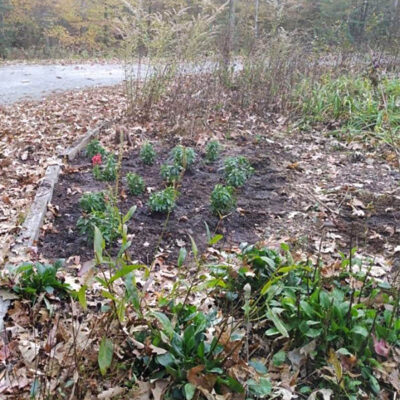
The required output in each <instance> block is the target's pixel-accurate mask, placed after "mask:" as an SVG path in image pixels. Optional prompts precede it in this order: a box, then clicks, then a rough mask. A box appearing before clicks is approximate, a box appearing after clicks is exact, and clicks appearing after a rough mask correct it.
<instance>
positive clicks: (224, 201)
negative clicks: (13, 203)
mask: <svg viewBox="0 0 400 400" xmlns="http://www.w3.org/2000/svg"><path fill="white" fill-rule="evenodd" d="M235 206H236V199H235V196H234V189H233V187H231V186H223V185H216V186H215V188H214V190H213V191H212V193H211V210H212V212H213V213H214V214H216V215H219V216H223V215H227V214H229V213H230V212H231V211H232V210H233V209H234V208H235Z"/></svg>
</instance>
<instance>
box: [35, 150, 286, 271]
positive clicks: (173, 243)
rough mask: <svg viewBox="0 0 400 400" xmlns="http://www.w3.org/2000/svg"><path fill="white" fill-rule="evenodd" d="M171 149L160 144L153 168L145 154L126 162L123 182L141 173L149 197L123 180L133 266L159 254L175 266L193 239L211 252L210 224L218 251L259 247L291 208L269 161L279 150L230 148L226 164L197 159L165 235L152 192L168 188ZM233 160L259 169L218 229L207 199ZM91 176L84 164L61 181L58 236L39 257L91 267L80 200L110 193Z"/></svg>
mask: <svg viewBox="0 0 400 400" xmlns="http://www.w3.org/2000/svg"><path fill="white" fill-rule="evenodd" d="M172 147H173V146H171V144H169V145H168V144H167V145H161V144H158V145H157V146H156V148H157V154H158V158H157V162H156V163H155V164H154V165H153V166H150V167H149V166H145V165H143V163H142V162H141V161H140V159H139V150H134V151H132V152H131V153H130V154H128V155H127V157H125V158H124V160H123V163H122V176H125V175H126V173H127V172H136V173H138V174H139V175H141V176H142V177H143V179H144V180H145V184H146V186H147V189H148V190H147V193H145V194H143V195H141V196H138V197H135V196H131V195H129V194H128V190H127V188H126V184H125V181H124V180H123V187H124V192H125V193H126V199H125V200H123V201H121V202H120V204H119V207H120V209H121V210H122V211H123V212H126V211H127V210H128V209H129V208H130V207H131V206H132V205H136V206H137V211H136V212H135V214H134V216H133V218H132V220H131V221H130V222H129V223H128V231H129V234H130V235H131V238H132V247H131V249H130V252H131V254H132V257H133V258H134V259H137V260H138V261H140V262H144V263H149V262H151V261H152V260H153V258H154V256H155V255H156V254H157V253H160V252H161V253H163V256H164V257H168V260H169V262H170V263H175V262H176V259H177V256H178V253H179V248H180V247H181V246H186V247H187V248H188V249H189V248H190V238H189V235H190V236H192V237H193V238H194V240H195V241H196V243H197V246H198V247H199V249H200V250H204V249H205V248H206V247H207V235H206V226H205V223H207V225H208V226H209V229H210V231H211V233H221V234H222V235H223V236H224V239H223V240H222V241H221V242H220V243H219V246H222V247H224V246H232V245H239V244H240V243H242V242H256V241H259V240H260V239H262V238H263V234H264V231H265V227H266V226H267V225H268V224H269V222H270V219H271V215H280V214H282V213H285V212H287V210H288V208H290V207H288V205H287V204H286V203H287V195H286V192H285V191H284V190H282V189H283V188H284V187H285V185H286V180H285V177H284V176H283V175H282V173H280V172H279V171H278V170H277V169H276V167H275V166H274V165H273V163H272V162H271V158H270V156H271V155H273V154H274V152H275V151H276V149H274V148H273V147H271V146H270V145H268V146H267V145H266V144H265V143H264V144H261V143H260V144H259V145H258V146H248V145H246V142H244V143H243V146H239V145H235V144H232V143H229V147H228V145H227V146H225V151H224V152H223V153H222V155H221V159H220V161H219V162H217V163H215V164H212V165H210V164H206V163H204V161H203V157H202V156H203V155H202V154H198V157H197V161H196V163H195V165H194V166H193V167H192V168H191V170H189V171H187V172H186V174H185V176H184V179H183V182H182V186H181V187H180V188H179V192H180V196H179V198H178V200H177V205H176V208H175V210H174V211H173V212H172V213H171V216H170V219H169V221H168V223H167V225H166V228H165V231H164V233H163V229H164V225H165V221H166V217H165V215H160V214H152V213H150V210H149V208H148V206H147V201H148V198H149V193H148V192H149V191H155V190H160V189H162V188H163V187H164V186H165V185H164V183H163V181H162V179H161V177H160V172H159V171H160V166H161V164H163V163H165V162H167V161H168V158H169V152H170V150H171V148H172ZM198 153H199V152H198ZM230 155H245V156H246V157H248V159H249V160H250V162H251V164H252V165H253V167H254V168H255V174H254V175H253V176H252V178H251V179H250V180H249V181H248V182H247V184H246V185H245V186H244V187H243V188H241V189H239V190H238V192H237V210H235V211H234V212H233V213H232V214H231V215H229V216H228V217H226V218H224V219H223V220H221V221H220V220H219V218H218V217H216V216H215V215H213V214H212V213H211V211H210V206H209V199H210V194H211V191H212V190H213V188H214V186H215V185H216V184H217V183H223V173H222V170H221V167H222V165H223V159H224V158H225V157H226V156H230ZM91 169H92V168H91V165H90V163H88V160H87V159H85V158H83V157H81V158H80V159H78V160H77V161H76V163H75V164H74V165H72V166H70V168H69V171H71V172H70V173H64V174H63V175H62V176H61V179H60V182H59V184H58V185H57V187H56V190H55V193H54V197H53V204H54V205H55V206H58V207H59V213H60V216H59V217H57V218H56V219H55V221H54V223H53V226H54V229H53V230H52V231H50V232H49V231H48V232H47V233H46V234H45V236H44V237H43V238H42V243H41V253H42V254H43V255H44V256H45V257H46V258H50V259H53V258H68V257H70V256H74V255H79V256H80V257H81V260H87V259H90V258H92V257H93V250H92V245H91V244H90V243H88V242H87V240H86V238H85V237H83V236H80V235H79V233H78V232H77V229H76V222H77V220H78V218H79V217H80V216H81V210H80V207H79V204H78V202H79V199H80V197H81V195H82V193H84V192H88V191H99V190H103V189H106V188H107V185H106V184H105V183H102V182H98V181H96V180H94V178H93V176H92V171H91ZM162 233H163V234H162ZM161 235H162V239H161V242H160V236H161ZM158 244H159V247H158ZM117 247H118V246H117V244H116V246H115V248H117Z"/></svg>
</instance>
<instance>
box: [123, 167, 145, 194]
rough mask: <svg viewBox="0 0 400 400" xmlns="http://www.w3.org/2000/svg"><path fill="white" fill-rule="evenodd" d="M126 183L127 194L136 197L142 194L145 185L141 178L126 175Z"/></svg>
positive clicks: (134, 175)
mask: <svg viewBox="0 0 400 400" xmlns="http://www.w3.org/2000/svg"><path fill="white" fill-rule="evenodd" d="M126 181H127V183H128V189H129V193H130V194H132V195H134V196H138V195H140V194H142V193H143V192H144V189H145V185H144V181H143V178H142V177H141V176H139V175H137V174H134V173H132V172H128V173H127V174H126Z"/></svg>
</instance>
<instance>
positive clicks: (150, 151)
mask: <svg viewBox="0 0 400 400" xmlns="http://www.w3.org/2000/svg"><path fill="white" fill-rule="evenodd" d="M156 156H157V154H156V152H155V150H154V147H153V145H152V144H151V143H149V142H146V143H144V144H143V146H142V148H141V149H140V159H141V160H142V161H143V163H144V164H146V165H153V164H154V161H155V159H156Z"/></svg>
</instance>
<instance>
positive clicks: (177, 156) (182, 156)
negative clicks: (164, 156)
mask: <svg viewBox="0 0 400 400" xmlns="http://www.w3.org/2000/svg"><path fill="white" fill-rule="evenodd" d="M171 157H172V159H173V160H174V164H176V165H179V166H181V167H182V168H184V169H188V168H190V167H191V166H192V165H193V163H194V162H195V160H196V153H195V151H194V150H193V149H192V148H191V147H185V146H182V145H178V146H176V147H174V148H173V149H172V150H171Z"/></svg>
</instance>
